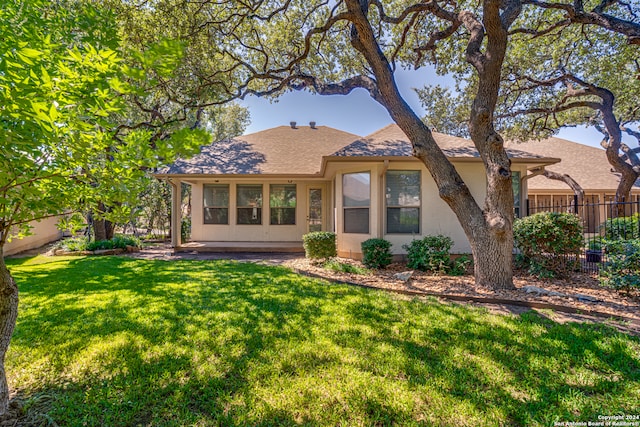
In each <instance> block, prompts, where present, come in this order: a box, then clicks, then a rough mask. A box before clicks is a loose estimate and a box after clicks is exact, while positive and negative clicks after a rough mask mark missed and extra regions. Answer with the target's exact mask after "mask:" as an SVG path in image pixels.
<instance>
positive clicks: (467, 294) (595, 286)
mask: <svg viewBox="0 0 640 427" xmlns="http://www.w3.org/2000/svg"><path fill="white" fill-rule="evenodd" d="M339 261H340V262H341V263H345V264H350V265H353V266H354V267H362V264H361V263H360V262H358V261H354V260H350V259H342V258H340V259H339ZM283 265H285V266H287V267H290V268H293V269H294V270H296V271H299V272H301V273H305V274H311V275H314V276H321V277H324V278H326V279H328V280H332V281H343V282H348V283H353V284H358V285H363V286H367V287H373V288H378V289H386V290H390V291H396V292H401V293H410V294H416V295H419V294H425V295H432V296H441V297H443V298H446V297H451V298H453V299H455V300H457V301H458V302H465V300H466V302H468V303H473V304H481V305H482V306H484V307H487V308H489V309H491V310H493V311H497V312H500V313H503V314H506V313H512V314H513V313H515V314H517V313H519V312H522V311H527V310H530V309H531V308H536V307H535V306H536V305H539V306H540V307H538V309H539V308H545V307H544V306H545V305H546V306H549V307H550V308H551V307H553V306H558V307H555V310H554V311H555V312H559V313H562V314H561V315H556V316H555V317H556V319H554V320H556V321H576V320H579V321H589V320H594V319H599V320H598V321H603V320H604V319H603V318H604V317H606V316H607V315H609V316H612V317H621V318H624V319H627V320H628V321H626V322H623V325H626V326H628V327H627V329H630V330H632V331H633V330H637V331H638V332H640V298H639V297H638V295H626V294H624V293H621V292H618V291H616V290H613V289H608V288H604V287H602V286H600V284H599V282H598V279H597V277H596V276H595V275H590V274H584V273H576V274H575V275H574V276H572V277H571V278H570V279H539V278H537V277H533V276H530V275H526V274H524V273H522V272H517V273H516V276H515V277H514V284H515V286H516V289H515V290H493V289H488V288H484V287H479V286H476V284H475V281H474V279H473V276H470V275H465V276H434V275H432V274H429V273H424V272H421V271H418V270H414V271H413V273H412V274H411V277H410V278H409V279H408V280H401V279H399V278H398V277H397V276H396V274H398V273H402V272H407V271H410V270H409V269H407V266H406V265H404V264H392V265H390V266H389V267H388V268H387V269H384V270H374V271H373V272H372V273H371V274H368V275H363V274H355V273H344V272H336V271H333V270H328V269H325V268H322V267H321V266H318V265H314V264H312V263H311V262H310V261H309V260H308V259H305V258H296V259H292V260H287V261H285V262H284V263H283ZM483 300H484V301H485V303H482V301H483ZM496 301H498V303H496ZM508 301H513V302H514V303H518V302H522V303H523V304H522V305H525V307H522V306H519V307H518V306H517V305H516V304H509V303H508ZM527 304H529V305H531V306H533V307H526V305H527ZM514 305H515V306H514ZM563 307H566V310H564V312H563V310H562V309H563ZM543 313H546V312H544V311H543ZM545 315H547V314H545ZM548 317H554V315H548ZM626 326H625V327H626Z"/></svg>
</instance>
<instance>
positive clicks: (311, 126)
mask: <svg viewBox="0 0 640 427" xmlns="http://www.w3.org/2000/svg"><path fill="white" fill-rule="evenodd" d="M309 127H310V128H311V129H317V128H316V122H309Z"/></svg>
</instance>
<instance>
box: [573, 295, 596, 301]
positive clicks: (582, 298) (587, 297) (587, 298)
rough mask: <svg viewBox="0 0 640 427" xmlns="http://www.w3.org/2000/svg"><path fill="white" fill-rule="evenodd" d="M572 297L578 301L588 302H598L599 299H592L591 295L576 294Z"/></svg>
mask: <svg viewBox="0 0 640 427" xmlns="http://www.w3.org/2000/svg"><path fill="white" fill-rule="evenodd" d="M571 296H572V297H574V298H576V299H577V300H578V301H586V302H598V301H599V300H598V298H596V297H592V296H591V295H584V294H575V295H571Z"/></svg>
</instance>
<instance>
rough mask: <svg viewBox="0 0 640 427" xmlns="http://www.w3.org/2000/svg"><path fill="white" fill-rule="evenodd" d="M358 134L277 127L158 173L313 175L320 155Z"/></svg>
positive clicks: (209, 147) (222, 144)
mask: <svg viewBox="0 0 640 427" xmlns="http://www.w3.org/2000/svg"><path fill="white" fill-rule="evenodd" d="M357 138H359V136H358V135H354V134H352V133H348V132H343V131H341V130H337V129H333V128H330V127H326V126H317V127H316V128H311V127H309V126H299V127H296V129H292V128H291V127H290V126H279V127H275V128H272V129H267V130H263V131H260V132H256V133H252V134H249V135H243V136H239V137H237V138H233V139H231V140H224V141H219V142H214V143H213V144H211V145H207V146H204V147H202V150H201V151H200V153H199V154H197V155H196V156H194V157H192V158H190V159H179V160H177V161H176V162H175V163H174V164H172V165H170V166H168V167H166V168H164V169H162V170H161V171H159V174H168V175H173V174H176V175H180V174H234V175H246V174H294V175H295V174H304V175H306V174H315V173H318V172H320V168H321V166H322V156H326V155H329V154H331V153H333V152H335V151H336V150H338V149H340V148H342V147H344V146H345V145H347V144H349V143H350V142H352V141H353V140H355V139H357Z"/></svg>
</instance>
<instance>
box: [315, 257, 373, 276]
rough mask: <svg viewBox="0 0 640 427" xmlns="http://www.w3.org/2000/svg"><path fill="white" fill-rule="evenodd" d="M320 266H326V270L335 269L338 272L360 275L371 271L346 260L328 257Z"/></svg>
mask: <svg viewBox="0 0 640 427" xmlns="http://www.w3.org/2000/svg"><path fill="white" fill-rule="evenodd" d="M322 267H323V268H326V269H327V270H332V271H337V272H339V273H353V274H361V275H368V274H371V271H369V270H367V269H366V268H363V267H359V266H357V265H353V264H349V263H347V262H340V261H338V260H337V259H330V260H329V261H327V262H325V263H324V264H323V265H322Z"/></svg>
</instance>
